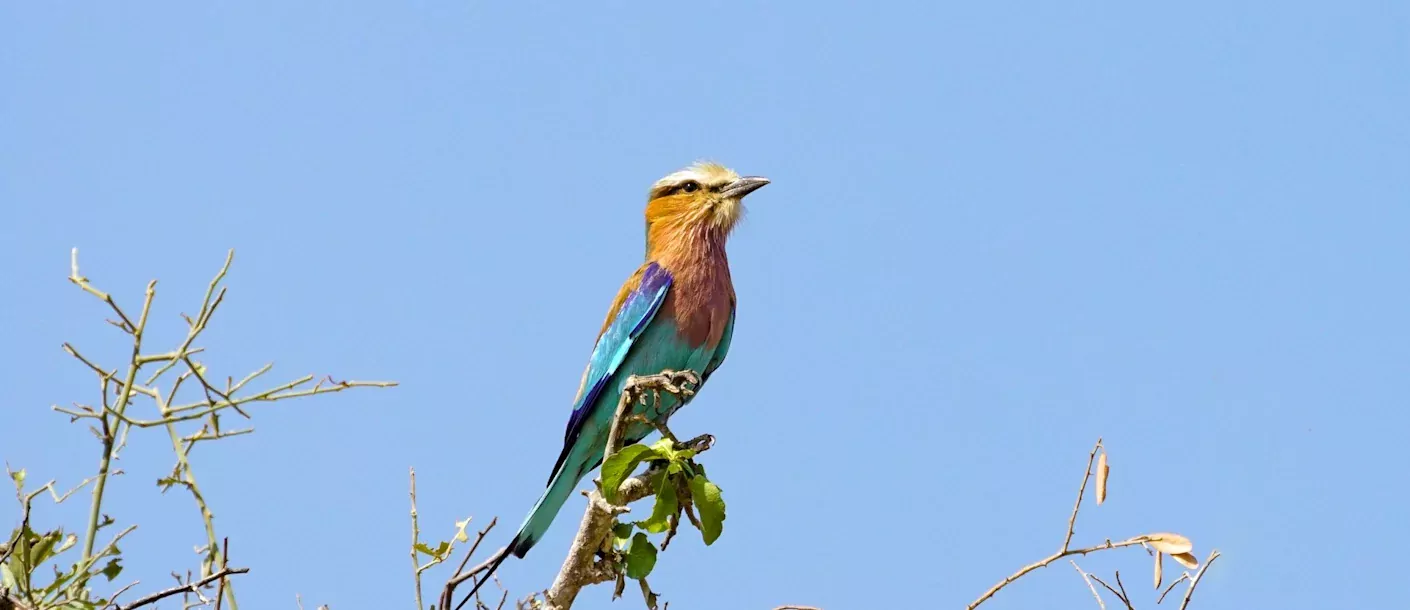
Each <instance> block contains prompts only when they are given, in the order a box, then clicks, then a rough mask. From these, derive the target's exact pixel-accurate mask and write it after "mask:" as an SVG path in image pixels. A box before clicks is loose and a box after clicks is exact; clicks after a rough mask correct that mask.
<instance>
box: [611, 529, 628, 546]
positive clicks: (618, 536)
mask: <svg viewBox="0 0 1410 610" xmlns="http://www.w3.org/2000/svg"><path fill="white" fill-rule="evenodd" d="M631 541H632V524H630V523H618V524H616V525H614V526H612V548H615V549H625V548H627V545H628V544H631Z"/></svg>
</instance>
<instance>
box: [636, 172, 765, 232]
mask: <svg viewBox="0 0 1410 610" xmlns="http://www.w3.org/2000/svg"><path fill="white" fill-rule="evenodd" d="M768 183H769V180H768V179H767V178H763V177H759V176H744V177H742V178H741V177H740V176H739V174H736V173H734V171H733V170H731V169H729V168H727V167H725V166H723V165H719V164H717V163H704V162H701V163H696V164H695V165H692V166H690V167H687V168H685V169H683V170H680V171H678V172H675V173H672V174H671V175H669V176H666V177H665V178H662V179H660V180H657V181H656V184H653V185H651V194H650V196H649V197H648V201H647V204H646V230H647V237H648V239H652V238H653V237H654V236H656V235H657V233H658V232H664V231H671V232H675V231H679V230H703V231H705V232H707V233H709V234H712V235H715V236H718V237H720V238H723V237H725V236H727V235H729V232H730V231H731V230H732V229H734V225H735V223H737V222H739V219H740V217H742V216H743V215H744V204H743V203H742V201H743V200H744V196H745V195H748V194H749V193H752V192H754V191H756V190H758V189H759V188H760V187H762V186H764V185H765V184H768Z"/></svg>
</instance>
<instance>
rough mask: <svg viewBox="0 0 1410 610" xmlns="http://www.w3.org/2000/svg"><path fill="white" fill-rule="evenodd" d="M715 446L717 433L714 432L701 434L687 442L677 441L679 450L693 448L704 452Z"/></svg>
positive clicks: (697, 451) (698, 451)
mask: <svg viewBox="0 0 1410 610" xmlns="http://www.w3.org/2000/svg"><path fill="white" fill-rule="evenodd" d="M714 446H715V435H713V434H701V435H700V436H697V437H695V438H692V439H690V440H688V441H685V442H679V441H677V442H676V450H677V451H679V450H681V449H691V450H693V451H695V452H696V453H704V452H706V451H709V450H710V448H711V447H714Z"/></svg>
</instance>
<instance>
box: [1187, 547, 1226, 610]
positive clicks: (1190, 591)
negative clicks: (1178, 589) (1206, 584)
mask: <svg viewBox="0 0 1410 610" xmlns="http://www.w3.org/2000/svg"><path fill="white" fill-rule="evenodd" d="M1215 559H1219V550H1218V549H1215V550H1213V551H1210V553H1209V558H1208V559H1205V560H1204V565H1202V566H1200V569H1199V571H1198V572H1195V577H1194V578H1191V579H1190V588H1188V589H1185V599H1183V600H1181V601H1180V610H1185V608H1187V607H1188V606H1189V605H1190V596H1192V595H1194V594H1195V587H1197V586H1199V579H1200V578H1203V577H1204V571H1205V570H1208V569H1209V566H1210V565H1212V564H1213V563H1214V560H1215Z"/></svg>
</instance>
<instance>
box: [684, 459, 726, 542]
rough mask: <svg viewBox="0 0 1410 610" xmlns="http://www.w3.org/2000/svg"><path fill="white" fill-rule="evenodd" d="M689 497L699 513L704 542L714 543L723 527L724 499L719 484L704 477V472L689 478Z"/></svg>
mask: <svg viewBox="0 0 1410 610" xmlns="http://www.w3.org/2000/svg"><path fill="white" fill-rule="evenodd" d="M690 498H691V501H692V502H694V503H695V508H696V509H697V511H698V512H699V513H700V535H701V536H702V537H704V539H705V544H706V545H710V544H714V542H715V540H717V539H719V537H720V534H721V533H722V532H723V531H724V527H725V499H724V498H723V497H722V496H721V494H720V486H719V485H716V484H714V483H713V482H711V481H710V480H709V479H707V478H705V473H703V472H702V473H700V474H699V475H696V476H693V477H691V478H690Z"/></svg>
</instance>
